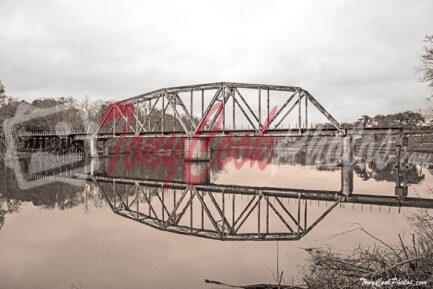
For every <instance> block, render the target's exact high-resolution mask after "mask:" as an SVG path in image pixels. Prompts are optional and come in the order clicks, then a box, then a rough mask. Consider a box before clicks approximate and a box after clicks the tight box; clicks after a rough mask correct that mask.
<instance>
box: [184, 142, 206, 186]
mask: <svg viewBox="0 0 433 289" xmlns="http://www.w3.org/2000/svg"><path fill="white" fill-rule="evenodd" d="M184 153H185V171H184V177H185V181H187V182H189V183H190V182H195V183H196V184H209V183H210V169H208V167H209V165H210V146H209V139H208V138H188V139H186V140H185V148H184ZM186 164H187V165H186ZM197 180H198V181H197Z"/></svg>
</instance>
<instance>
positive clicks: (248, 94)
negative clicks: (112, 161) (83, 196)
mask: <svg viewBox="0 0 433 289" xmlns="http://www.w3.org/2000/svg"><path fill="white" fill-rule="evenodd" d="M127 104H128V105H127ZM310 107H311V109H310ZM213 108H214V109H213ZM216 108H217V109H216ZM274 108H276V110H275V109H274ZM314 110H315V111H314ZM314 112H316V113H319V115H321V116H323V117H324V120H325V122H328V123H329V124H330V125H329V126H327V127H325V128H320V129H317V128H313V127H312V123H311V121H310V120H309V114H311V113H314ZM110 116H111V117H113V116H114V118H115V121H112V122H111V123H110V125H107V126H104V127H103V126H99V128H98V129H97V130H96V132H73V133H72V134H70V137H71V138H73V139H85V138H88V137H89V136H95V137H97V138H98V139H110V138H116V137H119V136H120V135H121V134H123V135H125V137H133V136H135V135H140V136H142V137H155V136H171V135H176V136H179V137H182V136H185V137H192V136H194V135H196V134H197V133H198V132H202V133H203V134H205V133H209V132H210V131H214V132H215V133H216V135H220V136H223V135H226V134H228V133H231V134H233V135H235V136H236V135H243V134H245V133H249V134H250V135H251V136H256V135H258V134H260V133H261V134H273V135H279V136H304V135H315V136H329V135H334V136H335V135H347V134H354V135H358V134H386V133H391V134H393V135H400V134H404V135H413V134H425V133H432V132H433V131H432V130H431V129H429V128H420V129H416V130H413V129H409V130H407V129H402V128H399V127H392V128H388V127H387V128H354V129H350V130H348V129H347V127H346V126H345V125H344V124H340V123H339V122H338V121H337V120H336V119H335V118H334V117H333V116H332V115H331V114H330V113H329V112H328V111H327V110H326V109H325V108H324V107H323V106H322V105H321V104H320V103H319V102H318V101H317V100H316V99H315V98H314V97H313V96H312V95H311V94H310V93H309V92H308V91H306V90H304V89H302V88H300V87H295V86H279V85H268V84H248V83H233V82H217V83H208V84H198V85H189V86H178V87H170V88H163V89H158V90H155V91H152V92H148V93H144V94H141V95H138V96H135V97H132V98H128V99H125V100H122V101H119V102H117V103H115V104H114V105H112V106H110V108H109V110H108V111H106V113H105V118H104V117H103V119H102V120H101V121H102V122H105V121H106V120H107V119H108V118H109V117H110ZM128 117H130V118H132V119H131V120H130V121H131V123H130V125H129V126H128V128H127V130H126V131H125V130H124V129H125V127H126V122H127V121H128V120H129V119H128ZM218 119H219V120H220V122H221V123H220V125H219V127H217V126H216V124H217V123H218ZM264 128H266V130H263V129H264ZM20 136H21V137H37V136H39V137H44V138H50V137H58V135H57V134H56V132H54V131H46V132H22V133H20Z"/></svg>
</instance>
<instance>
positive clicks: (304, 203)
mask: <svg viewBox="0 0 433 289" xmlns="http://www.w3.org/2000/svg"><path fill="white" fill-rule="evenodd" d="M107 161H108V159H105V162H104V161H103V162H102V167H101V169H100V170H99V171H98V172H91V173H90V174H78V175H76V177H79V178H84V179H86V180H87V181H89V182H91V183H93V184H95V185H97V186H98V187H99V188H100V190H101V192H102V193H103V195H104V197H105V198H106V200H107V202H108V204H109V206H110V207H111V209H112V210H113V212H114V213H115V214H118V215H120V216H123V217H126V218H128V219H131V220H134V221H137V222H140V223H142V224H145V225H148V226H150V227H153V228H156V229H159V230H163V231H167V232H172V233H179V234H185V235H192V236H197V237H203V238H210V239H217V240H299V239H301V238H302V237H304V236H305V235H306V234H307V233H308V232H310V231H311V230H312V229H313V228H314V227H315V226H316V225H317V224H318V223H319V222H321V221H322V220H323V219H324V218H325V217H326V216H327V215H328V214H329V213H330V212H331V211H332V210H333V209H334V208H335V207H336V206H337V205H338V204H340V206H341V205H344V204H345V203H348V204H370V205H378V206H393V207H399V208H400V207H420V208H433V199H425V198H414V197H408V196H404V195H403V196H398V195H394V196H384V195H369V194H368V195H367V194H353V193H351V194H350V195H347V194H345V192H344V190H343V186H344V182H345V180H344V177H345V176H347V175H348V174H353V171H352V169H349V170H348V169H347V168H346V167H344V166H343V167H341V170H340V173H341V177H342V181H341V186H342V187H341V189H340V190H306V189H299V188H296V189H291V188H280V187H253V186H238V185H220V184H214V183H211V182H210V177H209V176H207V177H206V178H204V179H203V181H202V182H201V183H200V184H196V185H190V184H188V182H186V181H185V178H184V177H185V176H188V174H183V166H182V167H181V169H179V172H177V174H176V175H175V178H174V180H173V181H170V182H165V181H164V180H163V176H164V174H159V168H156V169H155V170H149V169H146V168H140V169H139V170H137V171H134V170H132V171H129V173H128V174H126V172H128V171H127V170H124V169H120V170H118V171H115V172H114V175H112V176H108V175H107V174H106V173H105V169H104V168H105V167H106V163H107ZM203 164H205V163H202V165H203ZM198 170H199V171H202V170H203V169H202V168H200V167H199V168H198ZM138 176H140V177H138ZM350 179H352V180H353V176H351V177H350ZM313 201H326V202H327V206H326V207H324V206H322V207H321V208H319V207H317V208H309V206H310V205H311V203H312V202H313Z"/></svg>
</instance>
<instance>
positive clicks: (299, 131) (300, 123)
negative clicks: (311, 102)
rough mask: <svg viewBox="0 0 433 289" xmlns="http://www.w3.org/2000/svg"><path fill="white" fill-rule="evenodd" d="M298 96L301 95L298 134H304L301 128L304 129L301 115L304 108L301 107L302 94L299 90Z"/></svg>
mask: <svg viewBox="0 0 433 289" xmlns="http://www.w3.org/2000/svg"><path fill="white" fill-rule="evenodd" d="M298 97H299V99H298V134H299V135H301V134H302V131H301V129H302V115H301V112H302V110H301V109H302V108H301V100H302V94H301V93H299V92H298Z"/></svg>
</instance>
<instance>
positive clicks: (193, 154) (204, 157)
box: [185, 138, 210, 161]
mask: <svg viewBox="0 0 433 289" xmlns="http://www.w3.org/2000/svg"><path fill="white" fill-rule="evenodd" d="M209 160H210V146H209V139H207V138H188V139H186V140H185V161H209Z"/></svg>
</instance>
